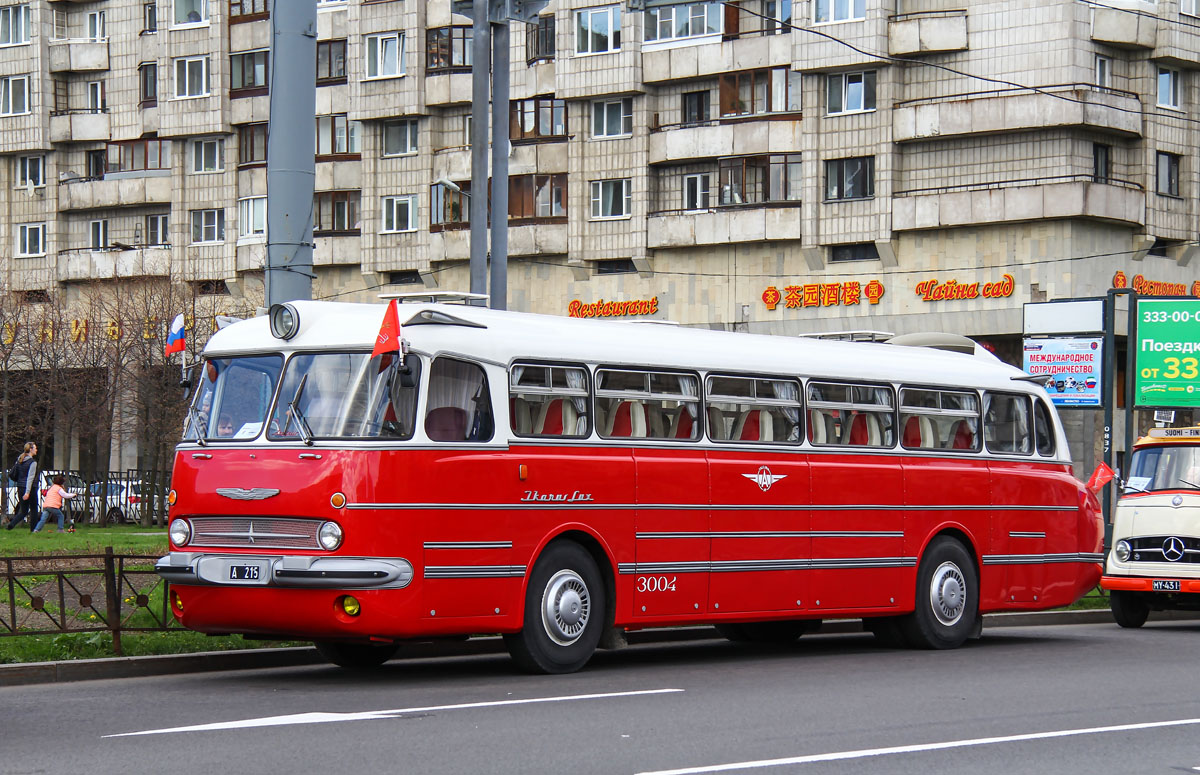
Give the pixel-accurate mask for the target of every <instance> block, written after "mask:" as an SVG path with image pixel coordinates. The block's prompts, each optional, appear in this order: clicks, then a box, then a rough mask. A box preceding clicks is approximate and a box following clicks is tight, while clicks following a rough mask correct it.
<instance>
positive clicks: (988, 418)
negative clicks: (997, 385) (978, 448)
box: [983, 393, 1033, 455]
mask: <svg viewBox="0 0 1200 775" xmlns="http://www.w3.org/2000/svg"><path fill="white" fill-rule="evenodd" d="M983 418H984V419H983V440H984V443H985V444H987V448H988V451H989V452H1007V453H1010V454H1017V455H1028V454H1029V453H1030V452H1032V450H1033V444H1032V438H1031V435H1032V434H1030V427H1029V398H1028V397H1027V396H1023V395H1017V394H1009V393H988V394H987V395H986V396H985V397H984V409H983Z"/></svg>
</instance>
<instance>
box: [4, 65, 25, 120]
mask: <svg viewBox="0 0 1200 775" xmlns="http://www.w3.org/2000/svg"><path fill="white" fill-rule="evenodd" d="M17 83H20V84H21V104H20V105H16V104H15V102H14V100H13V86H14V85H15V84H17ZM28 114H29V76H28V75H6V76H3V77H0V116H25V115H28Z"/></svg>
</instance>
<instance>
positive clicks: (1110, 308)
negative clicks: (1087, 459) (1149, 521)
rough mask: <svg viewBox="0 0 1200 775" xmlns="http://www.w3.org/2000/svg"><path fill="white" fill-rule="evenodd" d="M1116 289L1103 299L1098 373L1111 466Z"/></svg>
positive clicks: (1106, 506) (1107, 522) (1107, 516)
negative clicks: (1101, 361)
mask: <svg viewBox="0 0 1200 775" xmlns="http://www.w3.org/2000/svg"><path fill="white" fill-rule="evenodd" d="M1115 291H1116V289H1110V290H1109V292H1108V298H1106V299H1105V300H1104V370H1103V372H1102V373H1101V374H1100V395H1101V396H1103V397H1104V398H1103V402H1102V403H1103V404H1104V436H1103V440H1102V447H1101V459H1102V460H1103V461H1104V464H1105V465H1106V466H1108V467H1109V468H1112V463H1113V459H1112V425H1113V400H1114V396H1113V367H1114V365H1115V363H1116V356H1115V355H1114V353H1113V348H1114V346H1115V344H1116V339H1117V337H1116V335H1115V334H1114V332H1113V329H1114V328H1115V327H1116V313H1115V307H1116V306H1117V296H1116V293H1115ZM1111 501H1112V498H1111V497H1110V496H1109V494H1108V493H1106V494H1105V495H1104V497H1103V498H1102V499H1101V501H1100V506H1101V508H1102V510H1103V513H1104V548H1105V549H1107V548H1108V546H1109V544H1111V543H1112V521H1111V513H1112V506H1111Z"/></svg>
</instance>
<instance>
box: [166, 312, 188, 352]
mask: <svg viewBox="0 0 1200 775" xmlns="http://www.w3.org/2000/svg"><path fill="white" fill-rule="evenodd" d="M186 346H187V340H186V339H184V335H183V315H182V314H179V315H176V316H175V319H174V320H172V321H171V330H170V331H169V332H168V333H167V348H166V352H165V353H164V357H165V356H166V355H170V354H171V353H181V352H183V350H184V348H185V347H186Z"/></svg>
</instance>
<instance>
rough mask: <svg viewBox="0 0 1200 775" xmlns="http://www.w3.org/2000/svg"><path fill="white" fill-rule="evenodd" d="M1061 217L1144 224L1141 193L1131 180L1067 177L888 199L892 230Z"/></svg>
mask: <svg viewBox="0 0 1200 775" xmlns="http://www.w3.org/2000/svg"><path fill="white" fill-rule="evenodd" d="M1064 218H1088V219H1094V220H1099V221H1108V222H1112V223H1120V224H1126V225H1138V224H1143V223H1145V219H1146V194H1145V192H1144V191H1143V190H1142V187H1141V186H1139V185H1138V184H1136V183H1132V182H1130V181H1123V180H1117V179H1115V178H1110V179H1108V180H1104V181H1097V180H1096V179H1094V178H1093V177H1092V176H1091V175H1066V176H1058V177H1047V178H1035V179H1027V180H1011V181H994V182H989V183H975V184H968V185H961V186H942V187H940V188H927V189H913V190H909V191H897V192H896V194H895V197H894V198H893V200H892V228H893V229H894V230H895V231H913V230H917V229H938V228H946V227H951V226H971V225H979V224H987V223H1011V222H1017V221H1041V220H1056V219H1064Z"/></svg>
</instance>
